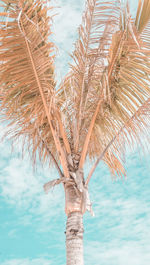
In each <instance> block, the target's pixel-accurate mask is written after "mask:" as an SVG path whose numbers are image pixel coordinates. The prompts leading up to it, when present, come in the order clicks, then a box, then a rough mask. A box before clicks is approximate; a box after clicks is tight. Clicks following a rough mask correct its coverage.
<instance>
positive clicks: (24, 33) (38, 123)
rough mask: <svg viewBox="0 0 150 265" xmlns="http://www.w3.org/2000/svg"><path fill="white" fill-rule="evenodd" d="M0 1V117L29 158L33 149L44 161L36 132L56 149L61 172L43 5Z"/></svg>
mask: <svg viewBox="0 0 150 265" xmlns="http://www.w3.org/2000/svg"><path fill="white" fill-rule="evenodd" d="M1 2H2V3H3V8H4V9H5V10H7V12H3V13H1V14H0V15H1V17H0V19H1V20H0V62H1V72H0V85H1V109H2V112H3V113H2V114H3V118H4V119H5V120H8V121H9V124H8V128H9V127H10V129H8V130H9V133H10V134H11V136H14V137H18V136H20V135H23V136H24V137H25V138H26V139H27V143H28V145H30V146H31V148H30V149H31V152H32V154H33V156H34V157H35V155H36V151H37V149H39V153H40V156H41V159H42V158H43V159H44V160H45V158H46V157H49V154H48V152H47V150H46V149H45V148H44V145H42V144H41V143H40V142H41V140H40V138H39V134H38V132H39V131H40V134H41V136H42V138H43V139H45V140H46V142H47V143H48V145H49V149H50V150H51V152H55V153H56V151H58V153H59V156H57V158H58V157H59V159H60V161H61V163H62V164H63V169H64V172H65V174H66V175H67V165H66V159H65V154H64V152H63V149H62V147H61V143H60V141H59V136H60V135H61V134H62V133H64V132H63V128H62V124H61V128H59V127H60V121H57V118H56V113H57V112H58V111H57V109H56V106H55V98H56V91H55V81H54V62H53V61H54V44H53V43H52V42H51V41H50V40H49V38H50V37H51V31H50V25H49V22H50V17H48V15H47V11H48V10H47V7H46V5H44V1H40V0H37V1H33V0H26V1H22V0H20V1H17V0H16V1H14V0H10V1H9V6H8V1H5V0H4V1H1ZM2 16H3V17H4V21H3V20H2ZM7 18H8V19H7ZM57 116H58V114H57ZM64 136H65V134H63V137H64ZM65 140H66V139H65ZM41 145H42V147H41Z"/></svg>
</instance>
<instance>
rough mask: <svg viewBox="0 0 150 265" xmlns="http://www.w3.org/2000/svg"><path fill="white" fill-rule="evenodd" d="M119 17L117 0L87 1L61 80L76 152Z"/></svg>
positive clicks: (98, 89)
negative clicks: (69, 58)
mask: <svg viewBox="0 0 150 265" xmlns="http://www.w3.org/2000/svg"><path fill="white" fill-rule="evenodd" d="M119 16H120V12H119V1H115V2H106V1H104V2H103V3H102V1H100V0H89V1H87V5H86V11H85V13H84V15H83V22H82V25H81V26H80V28H79V39H78V40H77V42H76V45H75V51H74V53H73V55H72V57H73V60H74V64H73V65H72V66H71V71H70V73H69V74H68V75H67V76H66V78H65V80H64V82H63V83H62V90H65V91H66V94H67V98H66V99H65V100H66V102H67V106H68V107H67V112H66V116H67V117H68V113H69V111H70V110H71V117H72V118H71V120H72V127H71V128H70V131H73V133H74V136H73V147H74V151H75V152H81V150H82V148H83V141H84V139H85V137H86V134H85V133H86V128H87V124H86V125H83V124H84V123H86V119H87V117H88V119H89V121H88V126H90V118H92V116H93V113H94V111H95V110H96V104H98V105H99V101H100V99H101V91H100V85H99V83H100V80H101V78H102V74H103V72H104V70H105V67H106V64H107V62H106V61H107V55H108V53H109V46H110V43H111V38H112V34H113V32H114V31H115V30H117V29H119V28H118V26H119ZM104 61H105V63H104ZM95 98H96V99H97V100H96V102H95ZM93 101H94V103H95V104H94V106H93ZM64 105H66V103H64ZM68 108H69V111H68ZM95 117H96V115H95ZM69 119H70V118H69ZM90 127H91V128H92V126H90ZM89 135H90V134H89ZM85 153H86V152H85ZM83 160H84V159H83Z"/></svg>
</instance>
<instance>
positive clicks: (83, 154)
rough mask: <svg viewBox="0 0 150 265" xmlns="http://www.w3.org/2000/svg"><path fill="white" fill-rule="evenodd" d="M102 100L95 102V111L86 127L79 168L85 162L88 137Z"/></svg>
mask: <svg viewBox="0 0 150 265" xmlns="http://www.w3.org/2000/svg"><path fill="white" fill-rule="evenodd" d="M102 101H103V100H102V99H100V100H99V102H98V104H97V107H96V110H95V113H94V115H93V118H92V120H91V123H90V126H89V128H88V133H87V135H86V138H85V142H84V145H83V149H82V153H81V159H80V163H79V168H83V165H84V162H85V158H86V154H87V150H88V145H89V141H90V137H91V133H92V130H93V127H94V125H95V120H96V117H97V114H98V112H99V109H100V105H101V103H102Z"/></svg>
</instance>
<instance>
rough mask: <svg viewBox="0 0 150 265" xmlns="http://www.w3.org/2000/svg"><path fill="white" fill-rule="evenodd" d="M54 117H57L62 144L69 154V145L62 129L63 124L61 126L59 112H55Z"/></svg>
mask: <svg viewBox="0 0 150 265" xmlns="http://www.w3.org/2000/svg"><path fill="white" fill-rule="evenodd" d="M56 117H57V121H58V123H59V128H60V133H61V136H62V138H63V142H64V146H65V148H66V151H67V153H68V154H70V153H71V149H70V145H69V142H68V138H67V135H66V132H65V130H64V126H63V123H62V120H61V117H60V113H59V112H56Z"/></svg>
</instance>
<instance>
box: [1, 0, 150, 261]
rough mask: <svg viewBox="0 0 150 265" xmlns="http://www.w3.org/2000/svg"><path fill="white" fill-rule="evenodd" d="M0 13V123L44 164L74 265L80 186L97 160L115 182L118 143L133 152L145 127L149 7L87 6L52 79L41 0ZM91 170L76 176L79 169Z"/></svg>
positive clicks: (82, 206)
mask: <svg viewBox="0 0 150 265" xmlns="http://www.w3.org/2000/svg"><path fill="white" fill-rule="evenodd" d="M1 3H2V8H3V10H2V12H1V13H0V17H1V19H0V27H1V28H0V61H1V71H0V89H1V94H0V99H1V106H0V109H1V120H2V121H5V124H6V127H7V133H6V135H9V136H10V137H11V138H12V139H13V140H14V141H15V140H16V139H18V138H19V137H21V138H22V143H23V148H24V149H25V150H27V149H28V150H29V152H30V154H31V156H32V160H33V164H36V161H37V160H36V158H37V154H39V158H40V160H41V162H42V163H45V162H48V163H49V165H50V166H51V165H52V164H54V165H55V166H56V168H57V170H58V173H59V178H58V179H56V180H53V181H50V182H48V183H46V184H45V185H44V189H45V191H46V192H48V191H49V189H50V188H51V187H52V186H54V185H57V184H59V183H62V184H63V186H64V191H65V198H66V206H65V212H66V214H67V225H66V252H67V265H75V264H78V265H82V264H83V263H84V261H83V222H82V220H83V215H84V213H85V212H86V211H87V210H88V211H90V212H91V213H92V208H91V203H90V199H89V194H88V183H89V181H90V179H91V177H92V175H93V172H94V170H95V168H96V167H97V165H98V163H99V162H100V161H101V160H103V161H104V162H105V163H106V164H107V165H108V167H109V168H110V171H111V174H113V175H115V176H119V177H121V176H125V174H126V173H125V169H124V165H123V156H124V154H125V147H126V144H128V145H129V146H133V145H134V144H135V143H136V144H137V145H138V146H139V145H140V146H141V145H142V142H143V141H142V137H146V139H147V140H148V137H149V134H148V132H149V128H150V126H149V125H150V85H149V82H150V80H149V76H150V0H139V3H138V8H137V14H136V18H135V19H134V18H132V17H131V15H130V9H129V5H128V3H127V4H126V5H124V6H122V5H121V2H120V1H119V0H116V1H110V2H107V1H101V0H87V3H86V8H85V12H84V14H83V20H82V24H81V25H80V27H79V37H78V40H77V42H76V45H75V50H74V52H73V54H72V58H73V63H72V65H71V67H70V71H69V73H67V75H66V76H65V78H64V80H62V82H61V84H60V86H59V87H58V86H57V84H56V81H55V67H54V58H55V45H54V43H53V42H52V41H51V34H52V33H51V23H52V17H49V14H50V13H49V12H50V10H49V9H51V8H48V6H47V2H46V1H42V0H26V1H23V0H3V1H1ZM89 160H91V161H92V162H93V166H92V168H91V170H90V172H89V175H88V176H87V177H86V178H85V176H84V170H83V167H84V165H86V164H85V161H89Z"/></svg>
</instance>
